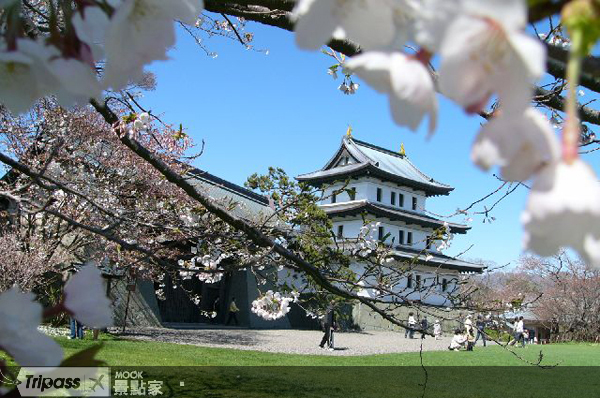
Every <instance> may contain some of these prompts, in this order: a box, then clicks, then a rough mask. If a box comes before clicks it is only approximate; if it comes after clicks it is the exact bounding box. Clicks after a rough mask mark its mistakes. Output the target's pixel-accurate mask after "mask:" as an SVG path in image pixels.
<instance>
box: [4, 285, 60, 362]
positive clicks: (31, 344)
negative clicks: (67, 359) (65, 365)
mask: <svg viewBox="0 0 600 398" xmlns="http://www.w3.org/2000/svg"><path fill="white" fill-rule="evenodd" d="M34 300H35V297H34V295H33V293H22V292H21V291H20V290H19V289H18V288H16V287H13V288H11V289H9V290H7V291H6V292H4V293H2V294H0V318H1V319H2V322H0V347H1V348H2V349H4V350H6V351H7V352H8V353H9V354H10V355H12V357H13V358H14V359H15V361H17V363H18V364H19V365H21V366H58V365H59V364H60V362H61V361H62V357H63V351H62V348H61V347H60V346H59V345H58V344H57V343H56V342H55V341H54V340H53V339H52V338H51V337H49V336H46V335H45V334H43V333H41V332H40V331H39V330H38V325H39V324H40V322H41V321H42V306H41V305H40V304H39V303H37V302H35V301H34Z"/></svg>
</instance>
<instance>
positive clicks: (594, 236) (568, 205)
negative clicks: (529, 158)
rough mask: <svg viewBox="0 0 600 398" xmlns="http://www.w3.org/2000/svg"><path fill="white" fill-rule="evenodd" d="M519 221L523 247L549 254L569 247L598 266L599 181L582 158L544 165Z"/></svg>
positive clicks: (545, 254) (599, 254)
mask: <svg viewBox="0 0 600 398" xmlns="http://www.w3.org/2000/svg"><path fill="white" fill-rule="evenodd" d="M521 221H522V222H523V225H524V228H525V235H524V241H523V242H524V247H525V249H528V250H531V251H532V252H534V253H536V254H538V255H541V256H551V255H553V254H555V253H557V252H558V250H559V249H560V248H563V247H571V248H573V249H575V250H577V251H578V252H579V254H581V255H582V257H583V258H584V259H585V260H586V261H587V262H588V263H591V264H592V265H594V266H596V267H600V244H599V242H600V183H599V182H598V179H597V177H596V175H595V174H594V172H593V170H592V169H591V168H590V167H589V166H588V165H587V164H585V163H584V162H583V161H582V160H580V159H577V160H575V161H573V162H572V163H570V164H569V163H566V162H564V161H561V162H555V163H553V164H552V165H549V166H546V167H545V168H544V169H543V170H542V172H540V174H539V175H538V176H537V177H536V179H535V180H534V183H533V186H532V187H531V192H530V194H529V198H528V201H527V207H526V209H525V211H524V212H523V214H522V216H521Z"/></svg>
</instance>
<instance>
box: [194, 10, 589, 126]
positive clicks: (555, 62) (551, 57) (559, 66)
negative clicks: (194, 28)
mask: <svg viewBox="0 0 600 398" xmlns="http://www.w3.org/2000/svg"><path fill="white" fill-rule="evenodd" d="M293 3H294V2H293V1H290V0H252V1H243V0H239V1H227V2H222V1H219V0H206V1H205V9H206V11H210V12H215V13H219V14H228V15H233V16H236V17H242V18H245V19H247V20H251V21H255V22H259V23H262V24H265V25H269V26H274V27H277V28H281V29H285V30H288V31H293V30H294V23H293V20H292V18H291V12H290V11H291V10H292V8H293ZM565 3H566V1H558V2H544V3H540V4H538V5H537V6H534V7H532V10H531V11H530V21H532V22H535V21H538V20H539V19H542V18H544V17H545V16H548V15H554V14H556V13H557V12H559V11H560V9H561V8H562V6H563V5H564V4H565ZM542 4H543V6H542ZM327 45H328V46H329V47H331V48H332V49H333V50H335V51H338V52H340V53H342V54H345V55H347V56H353V55H356V54H358V53H360V47H359V46H358V45H357V44H356V43H352V42H351V41H349V40H335V39H334V40H331V41H330V42H329V43H328V44H327ZM547 47H548V61H547V68H548V73H550V74H551V75H553V76H554V77H556V78H560V79H562V78H564V76H565V71H566V59H567V58H568V52H567V51H566V50H564V49H562V48H559V47H557V46H553V45H550V44H547ZM582 65H583V66H582V75H583V78H582V79H581V85H582V86H584V87H587V88H589V89H590V90H593V91H595V92H600V58H598V57H593V56H589V57H586V59H585V61H584V62H583V64H582ZM535 91H536V95H540V94H541V93H546V94H547V93H549V92H548V91H547V90H544V89H543V88H541V87H538V86H536V87H535ZM543 97H544V98H543V104H544V105H546V106H548V107H550V108H553V109H556V110H558V111H563V109H564V107H563V106H564V103H565V101H564V99H562V98H561V97H560V96H559V97H558V98H556V97H555V96H551V98H546V97H547V96H545V95H543ZM579 112H580V117H581V120H582V121H585V122H588V123H592V124H596V125H600V111H597V110H595V109H593V108H590V107H589V106H584V105H579ZM480 116H481V117H483V118H484V119H488V118H489V117H490V116H491V115H490V114H489V113H485V112H482V113H481V114H480Z"/></svg>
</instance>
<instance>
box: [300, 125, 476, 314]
mask: <svg viewBox="0 0 600 398" xmlns="http://www.w3.org/2000/svg"><path fill="white" fill-rule="evenodd" d="M403 149H404V148H402V149H401V150H400V151H399V152H394V151H390V150H388V149H385V148H381V147H378V146H375V145H372V144H369V143H367V142H364V141H359V140H357V139H355V138H353V137H352V136H351V135H345V136H344V138H343V139H342V143H341V146H340V147H339V149H338V150H337V151H336V153H335V154H334V155H333V157H332V158H331V160H329V161H328V162H327V164H325V166H324V167H323V168H322V169H321V170H318V171H315V172H312V173H308V174H303V175H300V176H298V177H296V178H297V179H298V180H299V181H304V182H306V183H308V184H310V185H312V186H315V187H320V188H322V189H323V193H324V198H325V199H324V200H323V201H322V202H321V208H322V209H323V210H324V211H325V212H326V213H327V215H328V216H329V217H330V218H331V220H332V222H333V228H334V230H333V233H334V234H335V235H336V237H337V239H338V240H339V239H353V238H356V237H357V236H358V235H359V233H360V231H361V228H363V226H364V221H363V220H364V218H365V215H366V218H368V219H369V220H374V221H373V222H372V223H371V226H373V229H374V232H375V236H374V239H378V240H380V241H383V243H384V244H387V245H390V246H391V248H392V249H393V254H394V258H395V261H396V262H397V263H398V264H400V263H403V262H404V263H410V264H411V266H410V270H409V272H407V273H406V277H405V278H403V279H404V280H403V281H399V283H398V286H396V288H397V289H402V290H403V291H406V292H409V293H407V299H408V300H410V301H413V302H420V303H423V304H428V305H430V306H439V307H443V308H446V307H451V306H452V304H453V303H452V301H451V300H450V299H449V297H450V296H452V293H453V292H455V290H456V286H457V281H458V279H459V275H460V274H461V273H474V272H476V273H480V272H482V270H483V269H484V267H483V266H481V265H479V264H472V263H469V262H466V261H462V260H460V259H456V258H453V257H450V256H447V255H444V254H443V253H442V252H440V251H438V250H437V245H438V244H439V243H440V242H439V241H435V240H434V238H433V236H435V231H436V230H439V228H441V227H443V226H444V221H443V220H440V219H437V218H435V217H432V216H431V215H429V214H428V213H427V212H426V211H425V209H426V202H427V199H428V198H430V197H432V196H446V195H448V194H449V193H450V192H451V191H452V190H453V189H454V188H452V187H450V186H449V185H446V184H443V183H441V182H439V181H436V180H434V179H433V178H431V177H429V176H427V175H426V174H424V173H423V172H421V171H420V170H419V169H418V168H417V167H416V166H415V165H414V164H413V163H412V162H411V161H410V160H409V159H408V156H406V154H405V152H404V150H403ZM346 184H347V185H346ZM342 188H344V189H343V190H341V189H342ZM340 190H341V191H340ZM336 191H338V193H337V194H334V192H336ZM448 226H449V229H450V232H451V233H452V234H465V233H466V232H467V231H468V230H469V229H470V227H468V226H466V225H460V224H453V223H449V225H448ZM356 266H357V267H358V266H360V264H356ZM361 294H364V295H369V296H373V295H374V294H376V292H373V291H370V290H369V289H365V291H364V292H362V293H361Z"/></svg>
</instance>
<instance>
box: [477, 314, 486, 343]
mask: <svg viewBox="0 0 600 398" xmlns="http://www.w3.org/2000/svg"><path fill="white" fill-rule="evenodd" d="M475 327H476V328H477V337H476V338H475V344H477V342H478V341H479V337H480V336H481V340H482V341H483V346H484V347H485V346H486V338H485V320H484V319H483V316H481V315H478V316H477V321H475Z"/></svg>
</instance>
